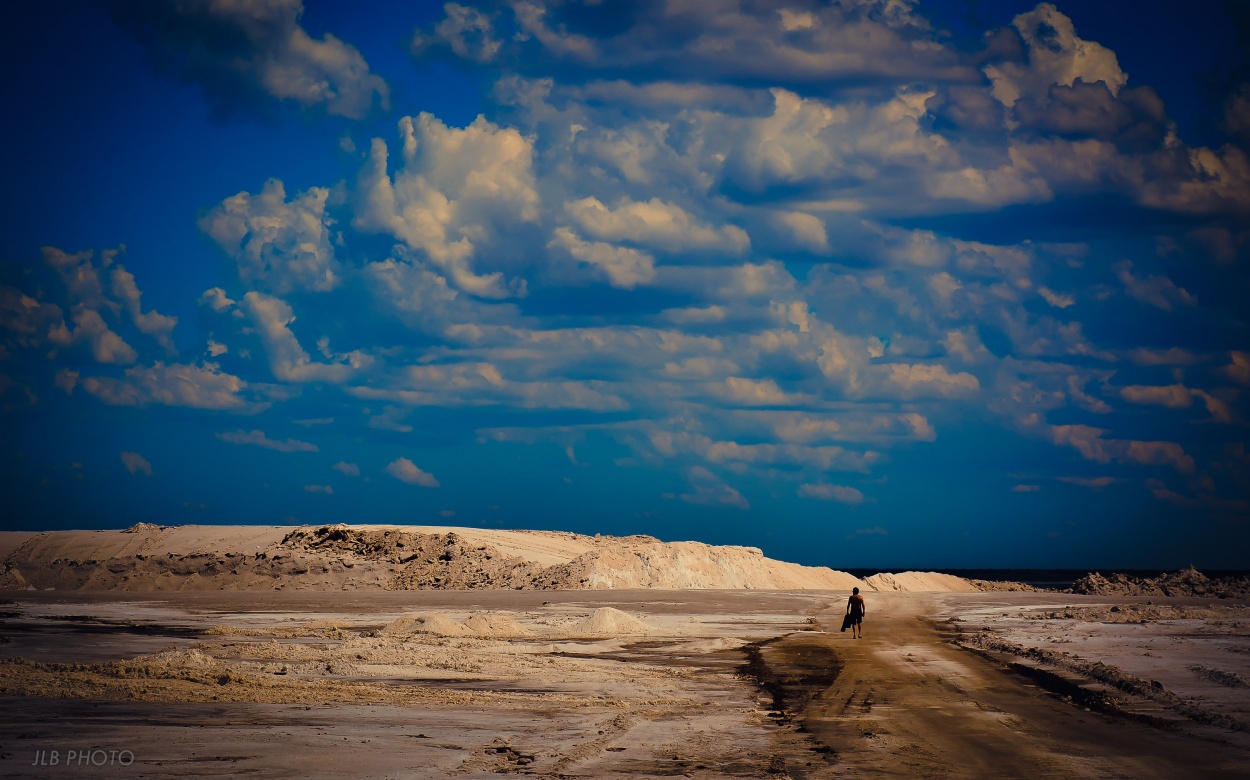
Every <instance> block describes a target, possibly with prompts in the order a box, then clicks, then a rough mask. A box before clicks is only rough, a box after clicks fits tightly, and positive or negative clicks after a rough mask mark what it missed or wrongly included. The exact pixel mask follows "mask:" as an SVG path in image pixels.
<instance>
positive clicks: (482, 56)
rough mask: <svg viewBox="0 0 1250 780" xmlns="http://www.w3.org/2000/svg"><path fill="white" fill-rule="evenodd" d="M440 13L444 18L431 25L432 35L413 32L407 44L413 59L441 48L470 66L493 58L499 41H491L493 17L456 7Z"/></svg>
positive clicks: (451, 4) (493, 35) (448, 6)
mask: <svg viewBox="0 0 1250 780" xmlns="http://www.w3.org/2000/svg"><path fill="white" fill-rule="evenodd" d="M443 12H444V13H445V14H446V16H444V17H443V19H442V20H441V21H440V22H439V23H438V24H436V25H434V30H433V33H432V34H428V33H426V32H425V31H423V30H420V29H418V30H417V32H416V34H415V35H414V36H413V38H412V41H411V42H410V44H409V46H410V48H411V50H412V53H413V54H414V55H418V56H420V55H421V54H422V52H424V51H425V50H426V49H429V48H433V47H436V46H438V45H439V44H442V45H445V46H447V47H448V48H449V49H451V51H452V52H453V53H454V54H455V55H456V56H457V57H461V58H463V59H467V60H472V61H474V62H479V63H487V62H490V61H491V60H492V59H494V58H495V55H497V54H498V53H499V50H500V48H501V47H502V46H503V41H501V40H499V39H498V38H496V37H495V26H494V15H492V14H485V13H482V12H481V11H479V10H478V9H476V8H468V7H465V6H463V5H460V4H459V3H447V4H446V5H444V6H443Z"/></svg>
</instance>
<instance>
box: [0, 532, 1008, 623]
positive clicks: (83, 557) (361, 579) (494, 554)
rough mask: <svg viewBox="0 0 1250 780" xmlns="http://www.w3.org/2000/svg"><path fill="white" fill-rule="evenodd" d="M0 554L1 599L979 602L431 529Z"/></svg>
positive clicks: (161, 539)
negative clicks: (699, 595)
mask: <svg viewBox="0 0 1250 780" xmlns="http://www.w3.org/2000/svg"><path fill="white" fill-rule="evenodd" d="M6 551H7V552H6ZM0 553H3V554H4V558H3V561H0V590H27V589H35V590H99V591H114V590H126V591H181V590H321V591H325V590H424V589H451V590H473V589H487V590H525V589H538V590H584V589H625V588H661V589H674V590H683V589H704V588H706V589H742V588H750V589H761V590H790V589H794V590H800V589H818V590H837V591H844V592H846V591H850V590H851V588H855V587H858V588H861V589H862V590H866V591H873V590H905V591H915V590H923V591H973V590H978V589H986V588H985V587H984V586H982V587H980V588H978V587H977V586H976V585H974V584H972V583H971V582H970V581H968V580H964V579H961V578H959V577H953V576H950V575H941V574H932V573H920V572H905V573H903V574H880V575H874V576H873V577H870V578H868V580H866V581H863V580H859V579H857V578H855V577H853V576H851V575H850V574H847V573H845V572H841V571H835V570H833V569H830V568H827V567H823V566H801V565H799V564H795V563H787V562H785V561H777V560H773V559H771V558H767V557H765V556H764V554H763V553H762V552H761V551H760V550H759V549H758V548H754V547H738V546H731V545H726V546H717V545H709V544H703V543H701V542H660V541H658V540H656V539H654V538H653V537H649V536H626V537H601V536H593V537H591V536H582V535H578V534H570V533H564V532H556V531H495V530H486V529H480V528H443V527H428V526H380V525H379V526H375V525H360V526H349V525H344V524H334V525H323V526H305V527H299V528H292V527H283V526H158V525H154V524H150V523H146V524H145V523H140V524H136V525H134V526H131V527H130V528H128V529H126V530H125V531H52V532H45V533H38V534H14V533H10V534H8V535H0ZM444 628H446V627H445V626H444ZM487 630H489V631H495V630H496V629H494V628H488V629H487ZM509 630H510V629H509Z"/></svg>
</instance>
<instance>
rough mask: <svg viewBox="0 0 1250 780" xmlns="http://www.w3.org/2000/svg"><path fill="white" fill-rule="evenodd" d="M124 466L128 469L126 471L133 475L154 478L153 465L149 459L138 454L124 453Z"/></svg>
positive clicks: (122, 454)
mask: <svg viewBox="0 0 1250 780" xmlns="http://www.w3.org/2000/svg"><path fill="white" fill-rule="evenodd" d="M121 456H122V465H124V466H125V467H126V471H129V472H130V473H131V474H143V475H144V476H147V477H150V476H152V464H151V463H148V459H147V458H145V457H143V456H142V455H140V454H139V453H137V452H123V453H121Z"/></svg>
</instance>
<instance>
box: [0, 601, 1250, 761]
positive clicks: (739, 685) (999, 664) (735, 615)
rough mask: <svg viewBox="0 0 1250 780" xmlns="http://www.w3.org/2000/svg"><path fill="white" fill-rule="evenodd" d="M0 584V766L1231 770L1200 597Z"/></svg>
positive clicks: (1235, 740) (1243, 741)
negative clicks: (861, 629) (96, 588)
mask: <svg viewBox="0 0 1250 780" xmlns="http://www.w3.org/2000/svg"><path fill="white" fill-rule="evenodd" d="M3 595H4V596H5V597H7V599H8V600H9V601H10V603H6V604H3V605H0V610H3V612H4V616H3V624H0V637H3V641H0V774H3V775H4V776H6V777H52V776H64V775H65V774H67V773H68V772H69V771H70V770H69V768H67V767H65V766H64V763H63V762H64V761H65V759H66V757H67V753H68V751H70V750H74V751H75V752H76V755H82V754H83V753H84V752H86V751H91V750H96V751H130V753H129V754H124V755H125V756H128V755H133V757H134V762H133V763H132V764H129V765H128V766H121V765H120V764H117V763H114V764H113V765H111V766H109V765H106V766H96V767H86V766H84V765H82V764H81V763H80V764H79V765H77V766H75V767H74V770H73V771H75V772H77V773H79V774H81V775H83V776H117V777H123V776H124V777H175V776H176V777H201V776H231V777H233V776H240V775H253V776H259V777H338V776H343V775H352V776H357V777H395V778H400V777H416V778H424V777H466V778H474V777H493V776H497V775H498V774H499V773H514V774H525V775H534V776H539V777H551V778H555V777H565V778H580V777H585V778H642V777H674V776H677V777H681V776H690V777H705V778H722V777H754V778H758V777H777V778H783V777H793V778H835V777H953V778H962V777H968V778H973V777H976V778H980V777H1030V778H1033V777H1083V778H1156V777H1157V778H1165V777H1166V778H1175V777H1246V776H1248V775H1250V732H1248V731H1247V729H1246V724H1247V723H1250V706H1248V704H1247V702H1248V700H1250V696H1248V695H1247V693H1248V691H1247V689H1246V688H1243V687H1241V686H1242V685H1243V684H1244V683H1245V680H1246V679H1248V678H1250V631H1247V629H1248V628H1250V611H1248V610H1247V609H1246V608H1245V607H1244V606H1237V605H1232V604H1228V603H1224V602H1206V601H1201V600H1193V599H1190V600H1179V599H1157V598H1156V599H1155V600H1154V601H1155V603H1154V604H1149V605H1148V604H1145V603H1144V601H1145V600H1144V599H1130V598H1111V599H1108V598H1100V597H1081V596H1059V595H1055V594H1046V593H967V592H961V593H894V592H888V593H870V594H869V596H870V599H869V602H868V608H869V613H868V618H867V621H866V623H865V638H864V639H863V640H852V639H851V638H850V634H849V633H840V632H838V631H836V628H837V627H838V625H839V624H840V615H841V613H842V611H843V609H844V606H843V605H844V600H845V594H844V593H841V592H834V591H827V592H822V591H742V590H736V591H658V590H649V591H556V592H550V591H549V592H537V591H483V590H479V591H414V592H331V593H318V592H312V591H304V592H295V593H250V592H224V593H223V592H182V593H160V594H151V593H109V594H103V593H96V594H93V593H83V592H78V593H64V592H32V591H21V592H10V593H6V594H3ZM1113 607H1114V608H1115V609H1116V610H1117V611H1114V612H1113V611H1111V610H1112V608H1113ZM1143 620H1144V621H1146V622H1144V623H1143V622H1141V621H1143ZM983 629H985V630H983ZM1065 652H1066V653H1067V655H1064V653H1065ZM1097 661H1101V662H1102V666H1101V667H1098V666H1095V665H1094V664H1095V662H1097ZM1087 667H1088V668H1087ZM1091 669H1092V671H1091ZM1106 669H1114V670H1116V671H1117V673H1118V674H1119V677H1116V676H1115V675H1111V674H1108V673H1107V672H1106V671H1105V670H1106ZM1100 678H1102V679H1100ZM1107 680H1112V682H1114V683H1116V684H1119V685H1120V686H1121V687H1116V685H1113V684H1111V683H1108V682H1107ZM1125 681H1138V682H1140V681H1145V682H1144V684H1145V685H1146V687H1147V688H1148V689H1149V690H1147V691H1145V692H1144V693H1134V692H1132V691H1131V690H1124V689H1123V688H1129V689H1132V687H1133V686H1132V685H1130V684H1128V683H1125ZM1156 684H1157V687H1156ZM54 750H55V751H57V752H58V761H59V762H61V763H58V764H57V765H56V766H35V765H33V764H35V762H36V761H37V760H39V759H40V758H41V757H42V759H43V760H45V761H47V760H48V759H49V757H50V755H51V753H50V751H54ZM87 755H88V756H94V758H95V759H96V760H97V761H100V760H104V756H106V755H107V752H97V753H94V754H92V753H87ZM89 760H90V759H89Z"/></svg>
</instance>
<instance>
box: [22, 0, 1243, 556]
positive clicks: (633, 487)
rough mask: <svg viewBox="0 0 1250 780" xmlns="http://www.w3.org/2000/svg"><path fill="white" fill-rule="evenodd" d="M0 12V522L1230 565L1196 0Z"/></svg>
mask: <svg viewBox="0 0 1250 780" xmlns="http://www.w3.org/2000/svg"><path fill="white" fill-rule="evenodd" d="M0 14H3V16H4V17H5V18H4V24H2V25H0V29H2V30H3V32H2V33H0V34H2V35H3V36H4V42H3V43H4V45H3V47H0V50H2V51H3V54H2V55H0V56H3V57H4V66H5V72H6V74H8V75H9V78H7V79H6V80H5V82H4V84H3V86H2V87H0V89H2V90H3V98H4V104H5V105H6V106H7V107H8V112H7V113H8V117H9V120H8V121H7V122H5V123H4V125H3V126H2V127H0V143H3V146H4V148H5V149H6V150H7V153H6V160H5V183H6V185H7V186H6V187H5V188H4V190H3V194H2V195H0V197H2V198H3V204H2V205H3V214H4V230H3V231H2V232H0V415H2V416H0V420H3V426H4V438H3V445H2V446H0V468H3V471H4V474H5V480H4V483H3V488H2V490H3V493H2V494H0V500H2V501H3V503H4V506H5V507H6V511H5V512H4V515H5V518H6V520H5V527H7V528H11V529H19V528H21V529H43V528H84V527H85V528H110V527H124V526H126V525H129V524H131V523H134V522H137V521H149V522H157V523H167V524H173V523H321V522H339V521H343V522H394V523H420V524H449V525H457V524H460V525H485V526H488V527H503V528H544V529H563V530H571V531H578V532H583V533H596V532H601V533H610V534H630V533H647V534H653V535H655V536H658V537H660V538H662V539H666V540H676V539H698V540H701V541H707V542H712V543H732V544H747V545H754V546H759V547H762V548H763V549H764V550H765V552H766V553H767V554H769V555H771V556H774V557H779V558H785V559H789V560H795V561H800V562H803V563H809V564H822V565H832V566H835V567H837V566H842V567H855V566H878V565H880V566H929V567H957V566H1027V567H1048V566H1049V567H1066V566H1074V567H1075V566H1120V567H1154V566H1159V567H1170V566H1181V565H1185V564H1188V563H1191V562H1192V563H1195V564H1197V565H1199V566H1207V567H1225V568H1230V567H1244V566H1245V565H1246V558H1245V555H1244V550H1245V549H1247V548H1248V545H1250V506H1248V503H1247V499H1248V498H1250V454H1248V453H1247V447H1246V439H1247V435H1246V433H1247V405H1246V394H1247V392H1248V388H1250V337H1248V332H1247V324H1246V311H1247V307H1246V306H1245V303H1244V302H1245V301H1246V300H1247V299H1248V296H1250V284H1248V282H1250V276H1248V274H1247V261H1248V260H1250V229H1247V227H1246V225H1247V224H1250V221H1248V220H1247V216H1248V215H1250V157H1248V156H1247V149H1250V67H1248V66H1250V62H1248V61H1247V57H1246V51H1247V46H1246V36H1247V32H1248V30H1250V14H1247V13H1246V11H1245V10H1244V9H1241V8H1239V7H1238V6H1237V5H1235V4H1223V3H1205V2H1198V3H1187V4H1183V5H1181V4H1175V3H1163V2H1139V3H1132V4H1128V3H1106V2H1104V3H1079V4H1077V3H1073V4H1059V5H1057V6H1056V5H1052V4H1048V3H1042V4H1033V3H1017V2H1008V3H987V2H976V1H974V0H963V1H962V2H945V3H914V2H909V1H908V0H865V1H864V2H856V1H855V0H844V1H843V2H835V3H805V2H799V1H797V0H796V2H794V3H792V4H786V3H777V2H767V3H764V2H761V3H752V2H741V3H731V2H702V1H701V0H682V1H680V2H679V1H678V0H665V1H661V0H656V1H655V2H629V3H625V2H613V1H612V0H603V1H602V2H589V1H583V2H549V3H544V2H542V1H541V0H523V1H522V0H517V1H516V2H491V3H483V4H473V3H469V2H464V3H447V4H445V5H444V4H439V3H426V4H422V3H398V2H394V3H362V4H352V6H351V7H350V8H349V7H348V6H347V5H345V4H340V3H329V2H312V1H311V0H309V2H305V3H302V4H301V3H300V2H299V0H273V1H272V2H267V3H261V2H247V3H244V2H231V1H227V0H217V1H216V2H205V1H200V0H188V1H187V2H181V3H170V4H160V3H147V2H129V1H119V2H102V3H98V4H90V3H45V4H37V5H35V6H32V7H22V6H19V5H18V4H8V5H6V6H5V7H4V9H3V10H0Z"/></svg>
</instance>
